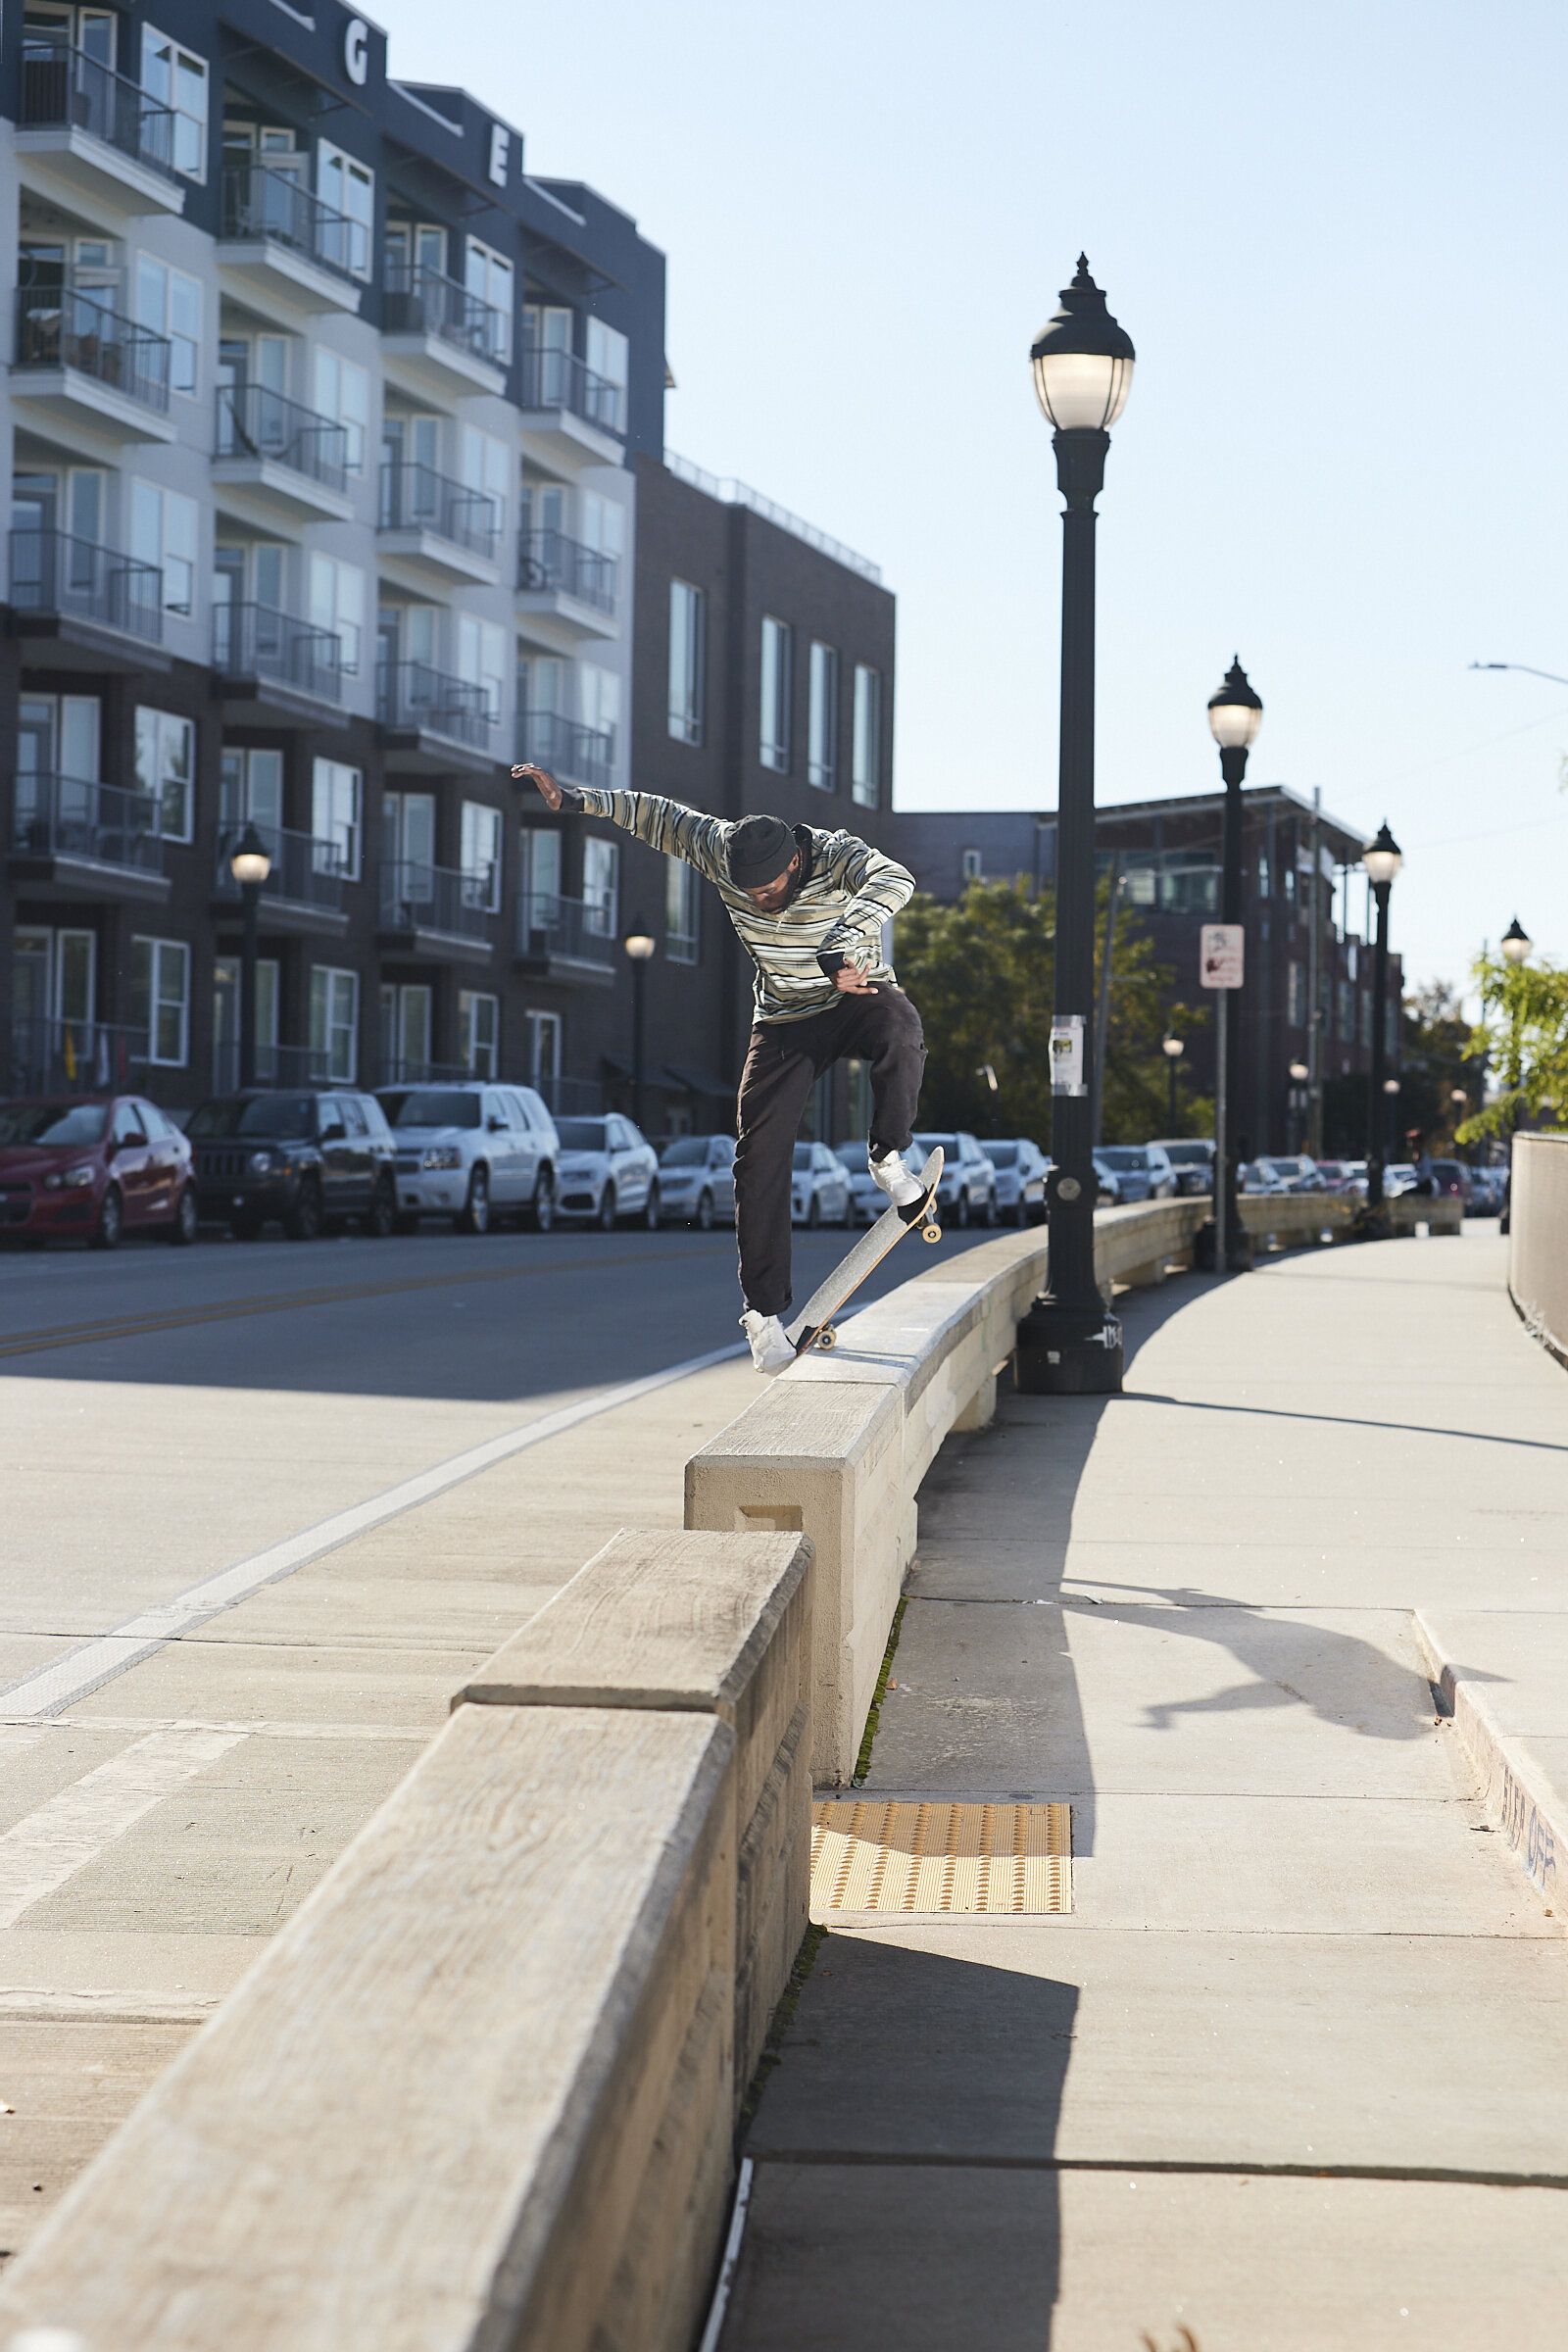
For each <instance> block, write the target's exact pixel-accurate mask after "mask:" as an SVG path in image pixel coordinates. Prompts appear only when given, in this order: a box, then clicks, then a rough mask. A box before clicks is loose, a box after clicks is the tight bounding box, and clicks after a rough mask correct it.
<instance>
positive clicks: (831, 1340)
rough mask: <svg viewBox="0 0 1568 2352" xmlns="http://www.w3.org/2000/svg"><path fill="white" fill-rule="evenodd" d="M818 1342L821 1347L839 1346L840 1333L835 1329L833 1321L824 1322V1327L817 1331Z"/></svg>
mask: <svg viewBox="0 0 1568 2352" xmlns="http://www.w3.org/2000/svg"><path fill="white" fill-rule="evenodd" d="M816 1344H817V1346H818V1347H819V1348H836V1347H837V1346H838V1344H839V1335H838V1333H837V1332H836V1331H835V1330H834V1328H833V1326H832V1324H831V1323H828V1324H824V1326H823V1328H822V1329H821V1330H820V1331H819V1332H818V1333H817V1335H816Z"/></svg>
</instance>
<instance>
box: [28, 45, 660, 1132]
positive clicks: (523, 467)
mask: <svg viewBox="0 0 1568 2352" xmlns="http://www.w3.org/2000/svg"><path fill="white" fill-rule="evenodd" d="M0 227H3V229H4V234H5V250H7V251H9V252H12V253H14V254H15V255H16V256H17V260H16V264H15V271H16V283H15V286H14V288H13V289H12V290H11V292H10V294H9V296H8V306H7V307H8V310H9V316H10V329H9V331H10V343H9V354H10V365H9V368H8V369H7V371H6V377H5V383H4V388H3V393H0V444H3V446H0V461H4V460H8V461H9V464H10V467H11V475H12V483H13V491H12V515H11V526H10V531H9V537H8V564H9V602H8V605H7V611H6V619H7V626H6V630H5V634H4V636H3V638H0V758H3V759H4V761H5V765H6V766H7V768H8V769H9V771H10V778H11V781H10V783H9V786H8V788H7V789H6V791H5V798H4V803H3V804H0V805H3V806H4V807H5V808H6V809H7V814H8V831H7V835H6V838H5V843H4V848H5V863H4V872H3V880H0V931H3V933H4V937H3V938H0V1033H3V1035H4V1038H5V1039H6V1041H7V1043H8V1048H9V1063H10V1066H9V1073H8V1076H9V1085H10V1087H11V1089H12V1090H14V1091H15V1090H23V1089H38V1088H44V1087H52V1086H57V1085H74V1084H81V1083H83V1082H91V1081H94V1080H96V1081H97V1082H100V1083H105V1082H109V1081H111V1080H113V1079H117V1078H120V1077H121V1076H122V1075H125V1076H129V1075H130V1074H131V1073H132V1072H134V1076H135V1083H136V1084H137V1085H138V1086H140V1087H143V1088H145V1089H146V1090H147V1091H149V1092H151V1093H152V1094H154V1096H155V1097H157V1098H158V1099H161V1100H163V1101H164V1102H166V1103H169V1104H170V1105H171V1106H172V1107H173V1108H175V1109H181V1108H185V1107H188V1106H189V1105H190V1104H191V1103H194V1102H196V1101H198V1100H200V1099H201V1097H202V1096H203V1095H205V1094H207V1093H208V1092H210V1091H211V1090H212V1088H213V1087H214V1086H215V1085H220V1086H221V1085H225V1084H229V1083H232V1081H233V1079H234V1076H235V1074H236V1070H237V1064H238V1023H239V994H240V990H239V960H238V959H239V946H240V915H241V908H240V897H239V892H238V889H237V887H236V885H235V883H234V881H233V878H232V874H231V872H230V863H229V861H230V858H231V856H232V854H233V850H234V847H235V844H236V842H237V840H238V838H239V836H240V834H241V833H242V832H243V831H244V830H245V828H246V827H247V826H254V827H255V828H256V830H257V832H258V833H259V835H260V837H261V840H262V843H263V845H264V848H265V850H266V853H267V856H268V858H269V859H270V871H269V873H268V878H267V881H266V883H265V885H264V887H263V891H262V898H261V944H260V960H259V965H258V987H257V1042H258V1069H259V1074H261V1075H262V1076H263V1077H264V1078H269V1079H275V1080H277V1081H279V1082H286V1083H292V1082H294V1081H296V1080H306V1079H327V1078H331V1079H337V1080H350V1079H358V1080H359V1081H361V1082H362V1083H370V1084H375V1083H380V1082H385V1081H389V1080H395V1079H397V1078H399V1077H412V1076H420V1075H424V1074H427V1073H436V1072H441V1071H446V1070H457V1069H466V1070H469V1071H474V1072H477V1073H480V1074H488V1073H490V1072H493V1071H499V1070H501V1069H502V1068H503V1067H504V1068H505V1071H506V1073H507V1074H508V1075H510V1076H513V1077H515V1078H523V1077H528V1078H538V1079H539V1080H541V1081H542V1082H544V1083H545V1084H546V1085H547V1087H550V1086H558V1087H559V1083H560V1081H561V1079H562V1077H563V1074H564V1071H565V1067H566V1064H565V1060H564V1031H565V1029H566V1027H567V1025H568V1022H569V1020H570V1017H571V1016H570V1011H569V1005H571V1004H572V1003H574V1002H576V1001H578V1000H580V999H581V998H582V997H584V996H585V995H587V996H593V995H595V994H597V995H598V996H599V997H601V998H605V999H609V998H610V997H612V996H613V994H614V993H615V980H616V967H617V964H618V962H619V961H620V960H621V958H620V956H619V949H618V932H619V916H620V907H619V894H618V887H617V880H616V875H615V870H614V845H613V844H611V843H608V842H606V841H605V840H604V839H603V830H604V829H603V828H600V829H599V830H598V831H597V832H596V831H595V830H594V829H593V828H591V827H587V828H585V827H578V828H576V829H574V830H572V831H569V832H567V833H564V834H562V835H558V836H557V838H556V840H555V842H554V843H553V844H550V843H548V842H547V841H546V840H545V838H544V837H543V836H542V835H541V834H540V833H539V831H538V829H537V828H536V827H535V826H534V825H533V824H532V823H531V822H519V804H518V794H517V791H516V788H515V786H514V785H513V784H512V783H511V781H510V778H509V775H508V769H509V767H510V764H511V762H512V761H513V760H514V759H515V758H517V757H527V758H535V759H539V760H544V761H546V762H547V763H548V764H549V765H551V766H552V767H553V768H554V769H555V770H556V772H557V773H558V774H559V775H561V776H562V777H563V778H565V779H568V780H573V781H578V782H582V783H588V784H606V783H617V784H618V783H626V782H628V781H629V780H630V752H631V740H632V734H633V728H632V723H631V706H632V697H633V678H632V645H633V626H634V617H635V599H634V583H635V579H636V568H637V561H638V544H637V515H636V496H637V479H638V476H637V471H636V466H637V462H638V460H639V459H640V458H641V459H643V460H645V461H646V460H649V459H652V460H654V461H656V462H657V460H658V458H659V455H660V453H661V452H662V404H663V396H664V380H665V366H664V356H663V311H664V272H663V261H662V256H661V255H660V254H659V253H658V252H657V251H656V250H655V249H654V248H653V247H652V246H651V245H649V244H648V243H647V242H646V241H645V240H644V239H643V238H641V237H640V236H639V235H638V233H637V229H636V226H635V223H634V222H633V221H630V220H629V219H627V218H626V216H625V215H624V214H622V213H620V212H617V211H616V210H615V208H614V207H613V205H611V204H609V203H607V202H606V201H605V200H604V199H603V198H602V197H601V196H599V195H598V194H596V193H595V192H594V191H593V190H592V189H589V188H586V187H583V186H580V185H577V184H575V183H566V182H562V181H558V180H551V181H543V180H538V179H535V178H532V177H531V176H530V175H529V174H528V173H527V172H526V170H525V167H524V153H523V140H522V136H521V134H520V133H519V132H518V131H517V130H516V129H515V127H514V126H512V125H511V124H509V123H505V122H503V121H502V120H500V119H499V118H498V117H496V116H495V115H493V114H492V113H490V112H489V111H488V110H487V109H486V108H485V107H484V106H482V105H481V104H479V103H478V102H477V101H476V100H475V99H473V98H472V97H470V96H468V95H467V94H466V92H463V91H461V90H456V89H448V88H440V87H431V86H426V85H418V86H416V85H414V84H411V83H408V82H404V81H400V80H397V79H395V78H394V77H393V76H392V75H391V74H390V73H389V71H388V59H387V54H386V41H385V37H384V35H383V34H381V33H380V32H379V31H377V30H376V29H375V27H374V26H373V25H370V24H369V23H368V21H367V20H366V19H364V18H362V17H360V16H358V15H356V14H355V13H353V12H352V11H351V10H350V9H347V8H344V7H342V6H340V5H338V4H337V0H311V5H310V6H309V7H294V6H291V5H285V4H284V0H223V5H222V7H221V8H220V7H219V6H218V5H217V4H216V0H151V5H150V6H147V7H144V6H143V5H141V4H140V0H136V4H133V5H124V4H123V0H117V4H116V5H112V6H103V5H101V6H94V7H87V6H77V5H74V4H72V5H66V4H64V0H25V5H16V6H13V7H9V8H7V9H6V10H5V11H4V16H3V23H0ZM528 813H529V814H530V815H531V812H528ZM563 974H565V975H566V977H565V979H564V980H563V977H562V975H563ZM593 1075H594V1076H597V1072H595V1073H593Z"/></svg>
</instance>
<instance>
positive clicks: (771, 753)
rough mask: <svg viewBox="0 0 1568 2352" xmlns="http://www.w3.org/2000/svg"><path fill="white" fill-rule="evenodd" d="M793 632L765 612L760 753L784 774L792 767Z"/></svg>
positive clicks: (762, 758)
mask: <svg viewBox="0 0 1568 2352" xmlns="http://www.w3.org/2000/svg"><path fill="white" fill-rule="evenodd" d="M792 651H793V632H792V630H791V628H790V625H789V622H788V621H787V620H775V619H774V618H773V616H772V614H771V613H763V615H762V714H761V731H760V743H759V746H758V757H759V758H760V760H761V762H762V765H763V766H764V767H771V768H775V769H776V770H777V771H778V773H779V774H780V775H781V776H786V775H788V774H789V767H790V668H791V659H790V657H791V653H792Z"/></svg>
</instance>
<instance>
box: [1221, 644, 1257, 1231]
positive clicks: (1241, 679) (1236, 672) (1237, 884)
mask: <svg viewBox="0 0 1568 2352" xmlns="http://www.w3.org/2000/svg"><path fill="white" fill-rule="evenodd" d="M1262 724H1263V704H1262V700H1261V698H1260V697H1259V696H1258V695H1257V694H1256V693H1254V691H1253V689H1252V688H1251V686H1250V684H1249V683H1248V677H1247V672H1246V670H1245V669H1244V668H1243V667H1242V657H1241V655H1240V654H1236V655H1233V656H1232V659H1231V665H1230V667H1229V669H1228V670H1227V671H1226V672H1225V676H1224V678H1223V680H1222V682H1221V684H1220V687H1219V690H1218V692H1217V693H1214V694H1211V695H1210V696H1209V698H1208V728H1209V733H1210V734H1211V735H1212V736H1213V738H1214V741H1215V742H1216V743H1217V744H1218V745H1219V772H1220V774H1221V775H1222V776H1223V777H1224V779H1225V829H1224V837H1223V847H1222V850H1221V864H1222V872H1221V877H1220V920H1221V922H1225V923H1239V922H1240V921H1241V919H1242V778H1243V777H1244V776H1245V775H1246V773H1247V755H1248V753H1249V752H1250V750H1251V748H1252V746H1253V744H1254V743H1255V742H1256V741H1257V730H1258V728H1259V727H1260V726H1261V725H1262ZM1238 993H1239V992H1238V991H1237V990H1236V989H1234V988H1224V989H1221V990H1220V991H1219V1030H1218V1036H1217V1039H1216V1044H1217V1048H1218V1051H1217V1054H1216V1056H1215V1059H1216V1063H1217V1069H1216V1083H1215V1089H1214V1135H1215V1144H1214V1157H1215V1161H1216V1163H1217V1164H1216V1167H1215V1171H1214V1175H1215V1185H1214V1193H1215V1209H1216V1215H1215V1226H1216V1231H1215V1236H1214V1242H1215V1260H1216V1263H1217V1264H1219V1265H1221V1266H1226V1265H1229V1266H1233V1267H1235V1268H1237V1269H1238V1270H1241V1269H1245V1268H1246V1267H1248V1266H1250V1264H1251V1262H1252V1251H1251V1245H1250V1242H1249V1241H1248V1239H1247V1237H1246V1235H1245V1234H1244V1233H1243V1231H1242V1228H1241V1220H1240V1218H1239V1217H1238V1215H1237V1212H1236V1153H1235V1152H1234V1150H1233V1149H1232V1147H1231V1142H1230V1137H1229V1134H1228V1132H1227V1130H1228V1126H1229V1119H1228V1112H1229V1108H1230V1105H1229V1103H1228V1102H1227V1100H1226V1097H1227V1094H1228V1091H1229V1078H1230V1072H1231V1070H1232V1069H1233V1068H1234V1067H1235V1066H1236V1060H1237V1054H1236V1048H1237V1044H1238V1038H1237V1024H1238V1021H1239V1019H1240V1009H1239V1007H1238V1006H1237V1005H1236V1003H1235V999H1236V997H1237V995H1238Z"/></svg>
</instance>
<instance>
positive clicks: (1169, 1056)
mask: <svg viewBox="0 0 1568 2352" xmlns="http://www.w3.org/2000/svg"><path fill="white" fill-rule="evenodd" d="M1159 1050H1160V1052H1161V1053H1162V1054H1164V1055H1165V1058H1166V1062H1167V1064H1168V1066H1169V1071H1170V1131H1171V1134H1172V1135H1174V1134H1175V1132H1176V1064H1177V1063H1178V1062H1179V1061H1180V1059H1181V1057H1182V1055H1183V1054H1185V1053H1186V1051H1187V1046H1186V1042H1185V1040H1183V1039H1182V1038H1179V1037H1169V1036H1166V1037H1162V1038H1161V1039H1160V1041H1159Z"/></svg>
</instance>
